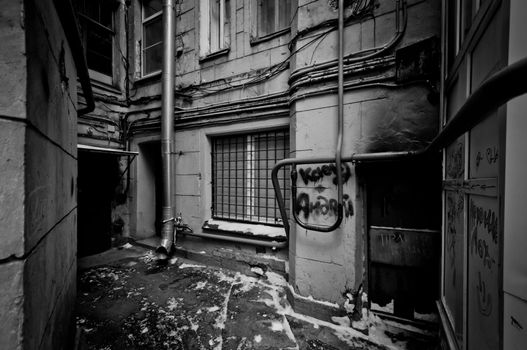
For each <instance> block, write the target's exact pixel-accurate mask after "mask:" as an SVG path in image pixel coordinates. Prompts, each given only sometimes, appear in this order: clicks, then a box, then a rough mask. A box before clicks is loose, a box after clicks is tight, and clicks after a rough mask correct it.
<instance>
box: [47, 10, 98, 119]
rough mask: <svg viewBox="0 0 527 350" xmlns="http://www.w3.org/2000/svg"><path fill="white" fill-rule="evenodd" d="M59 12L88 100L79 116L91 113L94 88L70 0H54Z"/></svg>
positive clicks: (83, 90)
mask: <svg viewBox="0 0 527 350" xmlns="http://www.w3.org/2000/svg"><path fill="white" fill-rule="evenodd" d="M53 3H54V5H55V9H56V11H57V14H58V15H59V19H60V23H61V24H62V28H63V29H64V34H65V35H66V39H67V40H68V43H69V44H70V47H71V54H72V56H73V60H74V61H75V67H77V75H78V78H79V81H80V83H81V87H82V92H83V95H84V99H85V101H86V107H84V108H81V109H78V110H77V116H81V115H84V114H86V113H90V112H92V111H93V110H94V109H95V101H94V99H93V90H92V87H91V82H90V74H89V72H88V64H87V63H86V57H85V56H84V48H83V47H82V42H81V39H80V37H81V36H80V33H79V27H78V23H77V17H76V16H75V11H74V10H73V6H72V5H71V2H70V0H53Z"/></svg>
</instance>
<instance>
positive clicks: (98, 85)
mask: <svg viewBox="0 0 527 350" xmlns="http://www.w3.org/2000/svg"><path fill="white" fill-rule="evenodd" d="M90 81H91V83H92V85H93V87H94V88H97V89H99V90H104V91H106V92H111V93H114V94H120V93H121V90H120V89H118V88H116V87H115V86H113V85H110V84H107V83H105V82H103V81H100V80H98V79H96V78H93V77H90Z"/></svg>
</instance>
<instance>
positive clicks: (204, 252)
mask: <svg viewBox="0 0 527 350" xmlns="http://www.w3.org/2000/svg"><path fill="white" fill-rule="evenodd" d="M199 253H200V254H207V252H206V251H204V250H202V251H201V252H199Z"/></svg>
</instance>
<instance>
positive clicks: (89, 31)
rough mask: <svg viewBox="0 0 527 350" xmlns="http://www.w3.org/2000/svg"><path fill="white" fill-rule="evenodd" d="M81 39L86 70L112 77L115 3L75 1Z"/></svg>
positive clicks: (89, 0)
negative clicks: (84, 53) (84, 52)
mask: <svg viewBox="0 0 527 350" xmlns="http://www.w3.org/2000/svg"><path fill="white" fill-rule="evenodd" d="M75 5H76V9H77V13H78V16H79V24H80V31H81V38H82V43H83V46H84V49H85V51H86V61H87V64H88V68H89V69H91V70H93V71H96V72H98V73H101V74H104V75H107V76H110V77H111V76H112V75H113V74H112V72H113V37H114V35H115V32H114V29H113V10H114V6H115V2H113V1H104V0H77V1H76V2H75Z"/></svg>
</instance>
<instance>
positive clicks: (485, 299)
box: [476, 272, 492, 317]
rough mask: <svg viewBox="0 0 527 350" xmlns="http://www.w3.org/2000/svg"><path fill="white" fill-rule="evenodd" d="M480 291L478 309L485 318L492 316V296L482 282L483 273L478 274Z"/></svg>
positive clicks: (478, 289)
mask: <svg viewBox="0 0 527 350" xmlns="http://www.w3.org/2000/svg"><path fill="white" fill-rule="evenodd" d="M476 290H477V291H478V309H479V312H480V313H481V314H482V315H483V316H487V317H488V316H490V314H492V295H490V292H488V291H487V286H486V284H485V282H484V281H482V280H481V272H478V284H477V285H476Z"/></svg>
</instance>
